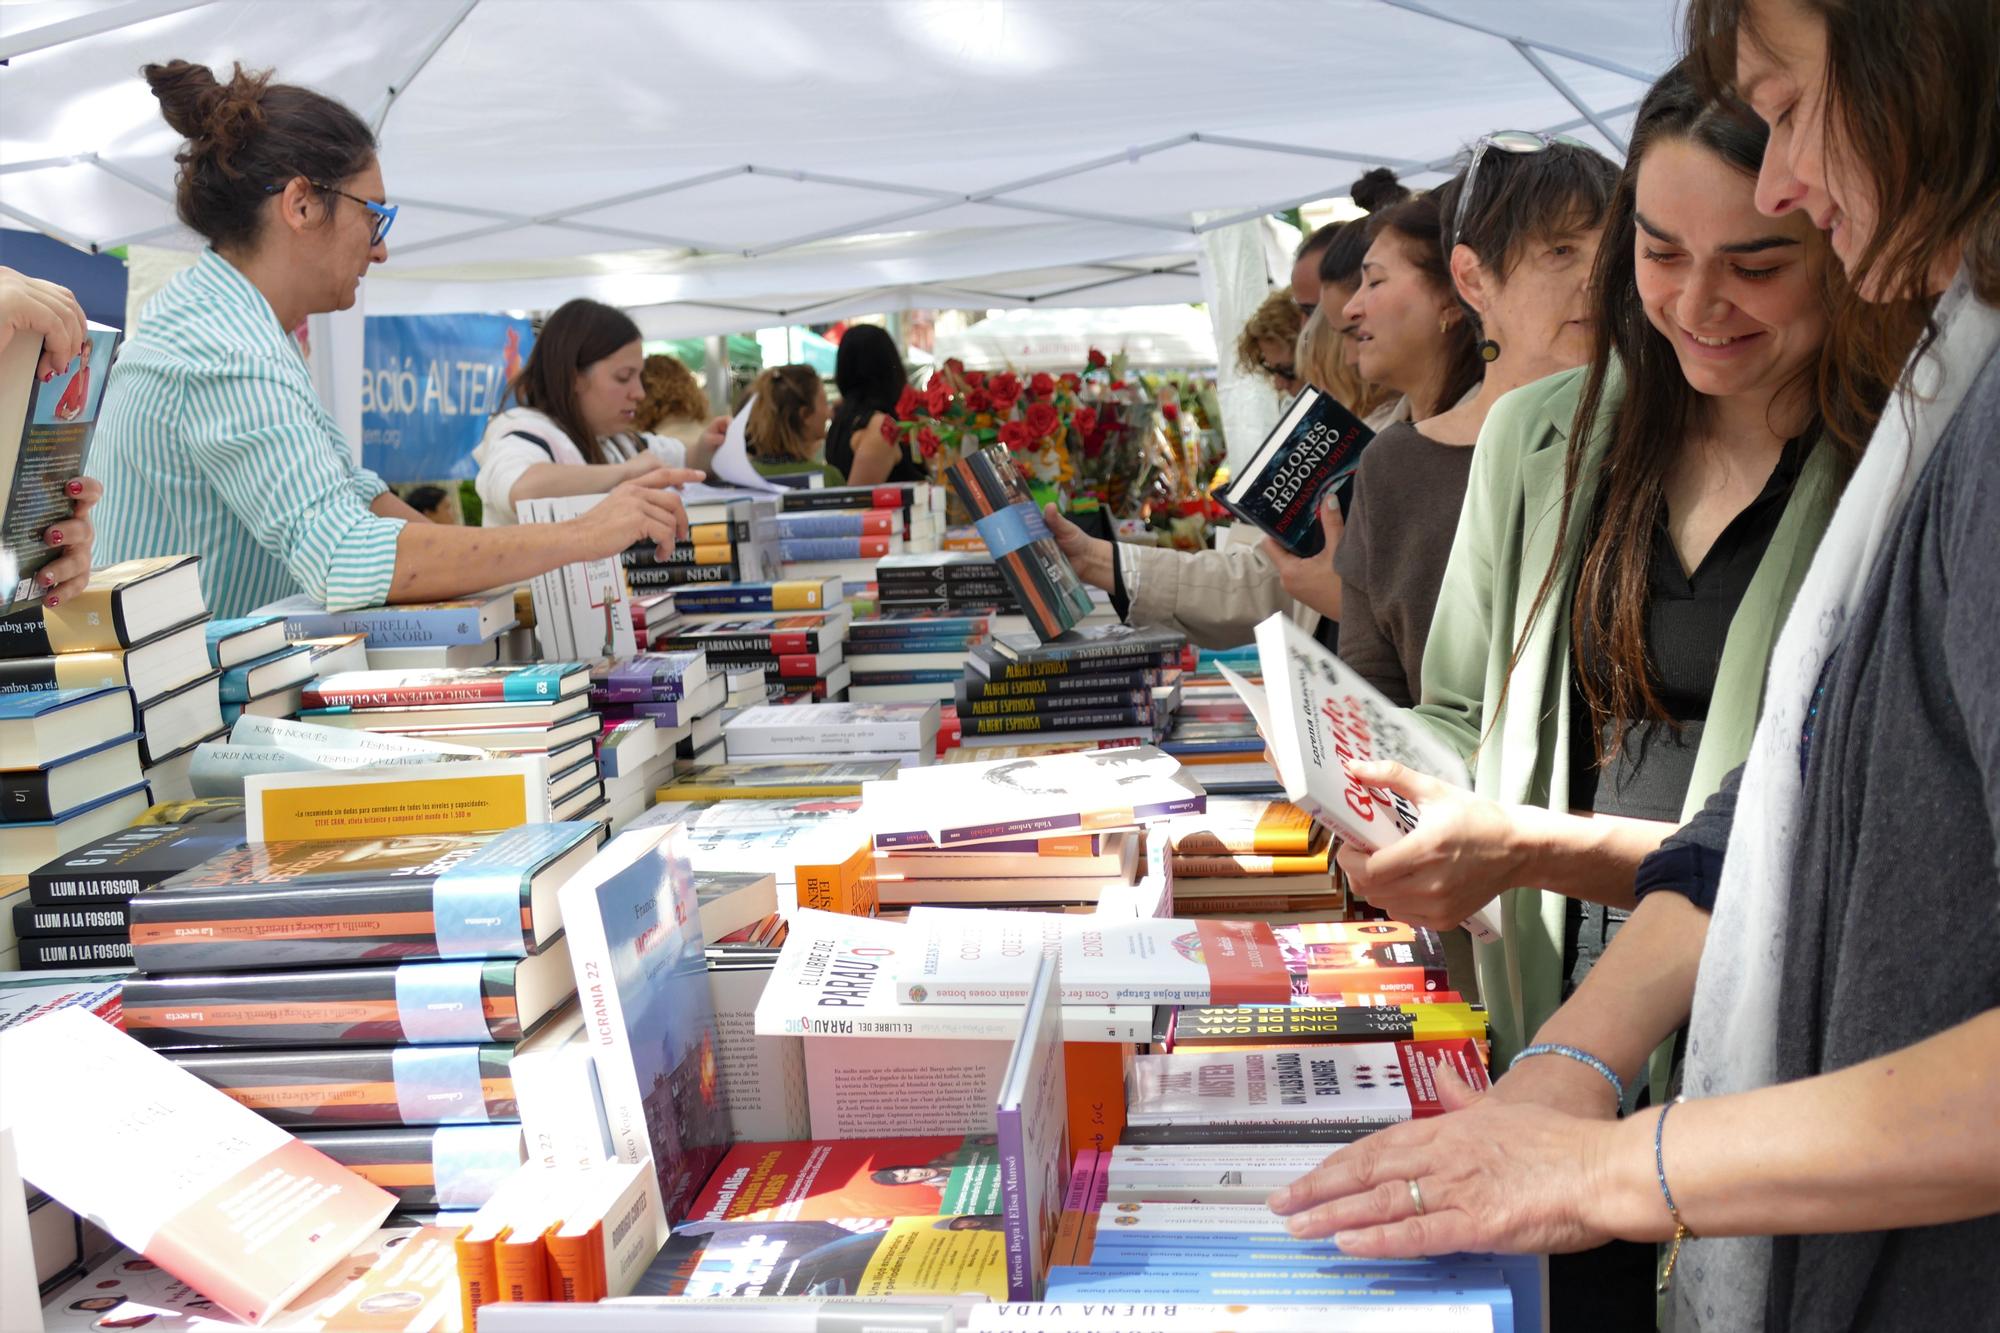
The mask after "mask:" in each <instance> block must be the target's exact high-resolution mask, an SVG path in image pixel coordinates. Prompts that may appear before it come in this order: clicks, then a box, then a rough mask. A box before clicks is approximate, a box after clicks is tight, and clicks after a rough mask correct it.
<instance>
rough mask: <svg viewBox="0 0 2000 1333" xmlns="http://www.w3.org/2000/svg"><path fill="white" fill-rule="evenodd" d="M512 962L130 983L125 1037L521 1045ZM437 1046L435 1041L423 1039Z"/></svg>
mask: <svg viewBox="0 0 2000 1333" xmlns="http://www.w3.org/2000/svg"><path fill="white" fill-rule="evenodd" d="M518 966H519V960H518V959H511V958H490V959H487V960H485V961H483V962H477V963H469V964H466V963H406V964H403V965H402V966H399V967H329V968H309V969H301V970H298V971H272V972H224V973H215V974H210V975H203V976H146V977H134V978H133V979H132V980H130V981H128V982H126V983H125V994H124V1000H123V1006H124V1024H125V1031H126V1032H127V1033H129V1034H130V1035H131V1036H132V1037H133V1038H135V1039H136V1040H138V1041H141V1042H143V1043H145V1044H146V1045H148V1046H154V1047H172V1046H232V1047H234V1046H321V1045H353V1046H386V1045H390V1044H392V1043H396V1042H407V1041H413V1040H420V1039H423V1035H424V1034H422V1033H419V1032H412V1031H411V1030H410V1027H409V1024H411V1023H415V1024H417V1025H419V1026H420V1027H422V1026H428V1027H429V1028H430V1029H431V1030H437V1029H438V1028H439V1027H440V1026H442V1027H445V1028H447V1029H448V1030H450V1031H453V1032H456V1033H457V1034H459V1035H458V1037H457V1039H458V1040H459V1041H493V1042H512V1041H519V1040H520V1039H521V1036H522V1031H521V1011H520V1007H519V1005H518V1003H517V992H516V986H515V969H516V968H517V967H518ZM429 1039H430V1040H435V1038H429Z"/></svg>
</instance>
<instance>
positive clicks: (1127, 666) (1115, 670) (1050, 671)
mask: <svg viewBox="0 0 2000 1333" xmlns="http://www.w3.org/2000/svg"><path fill="white" fill-rule="evenodd" d="M1179 664H1180V656H1179V654H1178V653H1173V654H1168V653H1147V654H1144V655H1134V654H1130V653H1127V654H1124V655H1121V656H1118V657H1096V658H1089V659H1075V660H1069V659H1065V660H1060V661H1051V660H1045V659H1042V658H1027V659H1025V660H1022V661H1017V662H1010V661H1008V660H1006V659H1005V658H1000V657H998V656H997V655H996V657H995V658H994V659H993V660H990V661H989V662H988V663H987V666H988V672H989V674H988V675H987V679H988V680H989V681H1032V680H1041V679H1048V678H1054V677H1063V676H1073V677H1083V678H1089V677H1093V676H1096V677H1103V676H1110V675H1120V676H1124V675H1133V674H1154V673H1159V672H1163V671H1167V670H1170V669H1172V668H1173V667H1176V666H1178V665H1179ZM1153 683H1154V684H1158V683H1159V682H1158V681H1157V680H1156V681H1154V682H1153ZM1099 688H1100V689H1101V688H1103V687H1102V685H1101V684H1100V685H1099Z"/></svg>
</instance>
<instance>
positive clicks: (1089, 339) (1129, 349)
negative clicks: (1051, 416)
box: [935, 305, 1215, 372]
mask: <svg viewBox="0 0 2000 1333" xmlns="http://www.w3.org/2000/svg"><path fill="white" fill-rule="evenodd" d="M1092 348H1096V349H1097V350H1098V351H1101V352H1103V353H1104V354H1105V355H1106V356H1113V357H1115V356H1117V355H1119V354H1120V353H1123V354H1124V356H1125V359H1126V363H1127V364H1128V365H1132V366H1141V367H1146V368H1148V369H1153V368H1169V369H1178V368H1192V367H1201V366H1212V365H1214V364H1215V332H1214V330H1213V329H1211V328H1210V327H1209V323H1208V317H1207V316H1206V315H1204V314H1203V313H1202V312H1201V311H1199V310H1196V309H1195V308H1194V307H1193V306H1188V305H1148V306H1121V307H1117V308H1113V309H1102V310H1077V309H1059V308H1055V307H1044V308H1026V309H1020V310H1003V311H1001V312H999V313H998V314H995V315H992V316H990V317H988V318H986V319H983V320H981V321H979V323H977V324H974V325H972V326H971V327H970V328H968V329H965V330H964V331H963V332H959V333H940V334H939V335H938V337H937V346H936V348H935V355H936V356H937V357H938V359H939V360H943V359H944V358H946V357H954V356H955V357H957V358H958V359H959V360H961V361H963V362H964V363H965V364H966V366H967V368H969V369H972V370H1002V369H1013V370H1019V371H1035V370H1047V371H1052V372H1060V371H1065V370H1075V369H1076V368H1077V367H1079V366H1081V365H1083V363H1084V358H1085V357H1086V356H1088V355H1089V353H1090V350H1091V349H1092Z"/></svg>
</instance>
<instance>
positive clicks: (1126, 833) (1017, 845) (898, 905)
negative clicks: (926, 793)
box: [875, 829, 1146, 916]
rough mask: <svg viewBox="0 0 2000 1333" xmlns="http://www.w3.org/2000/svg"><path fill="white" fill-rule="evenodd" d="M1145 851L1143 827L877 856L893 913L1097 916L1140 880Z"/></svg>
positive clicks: (884, 899) (879, 888) (885, 904)
mask: <svg viewBox="0 0 2000 1333" xmlns="http://www.w3.org/2000/svg"><path fill="white" fill-rule="evenodd" d="M1145 847H1146V838H1145V835H1144V834H1143V833H1141V832H1139V831H1138V830H1136V829H1117V830H1113V831H1111V832H1109V833H1072V834H1063V835H1059V836H1055V837H1041V838H1037V837H1021V838H1009V839H1005V840H1001V841H996V842H982V843H973V844H969V845H965V846H955V847H909V846H904V847H900V848H898V847H893V846H892V847H888V848H881V849H878V850H877V851H876V853H875V891H876V895H877V897H878V898H879V899H880V900H881V903H882V911H883V915H885V916H894V915H898V914H901V913H903V912H907V911H909V910H910V909H912V908H917V907H930V906H943V907H1040V908H1052V909H1056V910H1060V911H1072V912H1094V911H1096V910H1098V909H1099V907H1100V906H1101V905H1103V904H1104V903H1105V902H1106V900H1107V896H1108V895H1110V894H1113V893H1114V892H1115V891H1117V890H1119V889H1123V888H1125V887H1127V886H1131V885H1136V884H1137V883H1138V882H1139V876H1140V873H1141V872H1142V871H1143V870H1144V869H1145V864H1146V860H1145Z"/></svg>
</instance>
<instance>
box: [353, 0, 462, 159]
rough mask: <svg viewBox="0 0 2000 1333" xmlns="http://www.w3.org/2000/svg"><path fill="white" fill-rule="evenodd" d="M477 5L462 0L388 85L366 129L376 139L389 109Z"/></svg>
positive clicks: (406, 90)
mask: <svg viewBox="0 0 2000 1333" xmlns="http://www.w3.org/2000/svg"><path fill="white" fill-rule="evenodd" d="M478 3H479V0H462V3H461V4H460V5H459V7H458V12H457V13H456V14H453V15H452V16H451V17H450V18H449V19H447V20H446V21H445V25H444V26H443V27H442V28H439V29H438V32H437V36H435V37H433V38H431V40H430V42H429V43H428V44H427V45H425V47H424V49H423V51H422V53H420V54H419V55H418V56H417V58H416V61H415V62H414V63H413V64H412V65H411V66H410V68H409V72H408V73H406V74H404V75H403V77H402V78H400V79H397V80H396V81H395V82H394V83H392V84H390V85H389V87H388V90H387V91H386V92H385V93H384V94H383V95H382V106H381V109H380V110H378V111H376V113H375V115H374V116H373V117H372V118H371V119H370V120H369V122H368V128H369V129H371V130H373V131H374V132H375V137H376V138H377V139H379V138H381V137H382V123H383V122H384V121H386V120H388V119H389V108H391V107H393V106H395V105H396V99H397V98H399V97H401V96H402V95H403V94H404V93H406V92H408V91H409V90H410V84H411V83H413V82H414V81H415V80H416V77H417V75H419V74H421V73H423V72H424V66H426V65H428V64H430V63H431V58H432V57H433V56H435V55H436V54H437V53H438V50H439V48H441V47H442V46H443V45H444V44H445V43H446V42H448V41H450V40H451V35H452V34H453V33H455V32H457V31H458V25H459V24H461V23H463V22H465V20H466V16H467V15H469V14H471V13H472V10H473V7H474V6H475V5H477V4H478Z"/></svg>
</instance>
